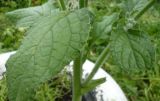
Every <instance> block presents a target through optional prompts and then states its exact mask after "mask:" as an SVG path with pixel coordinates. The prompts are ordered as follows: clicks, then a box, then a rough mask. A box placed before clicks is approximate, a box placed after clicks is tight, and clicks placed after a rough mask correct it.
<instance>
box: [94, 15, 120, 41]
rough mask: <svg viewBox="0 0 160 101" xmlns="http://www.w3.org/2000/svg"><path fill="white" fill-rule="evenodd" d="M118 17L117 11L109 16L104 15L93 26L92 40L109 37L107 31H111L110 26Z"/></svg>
mask: <svg viewBox="0 0 160 101" xmlns="http://www.w3.org/2000/svg"><path fill="white" fill-rule="evenodd" d="M118 17H119V14H118V13H113V14H112V15H110V16H104V17H103V20H102V21H101V22H98V23H97V24H96V25H95V26H94V35H93V37H94V39H95V40H94V41H97V42H99V41H101V40H106V39H107V38H109V33H110V32H111V31H112V26H113V24H114V23H115V22H116V21H117V20H118Z"/></svg>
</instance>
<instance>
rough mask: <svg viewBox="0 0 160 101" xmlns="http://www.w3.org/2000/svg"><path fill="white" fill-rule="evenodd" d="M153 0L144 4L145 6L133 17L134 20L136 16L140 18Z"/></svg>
mask: <svg viewBox="0 0 160 101" xmlns="http://www.w3.org/2000/svg"><path fill="white" fill-rule="evenodd" d="M154 2H155V0H151V1H150V2H148V3H147V4H146V6H145V7H144V8H143V9H142V10H141V11H140V12H139V13H138V14H137V15H136V16H135V17H134V18H135V20H137V19H138V18H140V17H141V16H142V15H143V14H144V13H145V12H146V11H147V10H148V9H149V8H150V7H152V5H153V4H154Z"/></svg>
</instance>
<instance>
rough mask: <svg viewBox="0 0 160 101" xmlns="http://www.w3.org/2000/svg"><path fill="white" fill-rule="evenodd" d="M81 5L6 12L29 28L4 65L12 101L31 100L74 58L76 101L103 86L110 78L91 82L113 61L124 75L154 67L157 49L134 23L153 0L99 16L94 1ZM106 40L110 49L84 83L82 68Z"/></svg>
mask: <svg viewBox="0 0 160 101" xmlns="http://www.w3.org/2000/svg"><path fill="white" fill-rule="evenodd" d="M78 2H79V3H71V4H68V2H67V1H64V0H57V1H54V0H49V1H48V2H47V3H45V4H43V5H41V6H37V7H30V8H25V9H19V10H16V11H12V12H9V13H7V16H8V17H9V18H11V20H12V21H13V22H15V23H16V24H17V26H18V27H25V28H26V29H27V32H26V34H27V36H26V37H25V39H24V40H23V42H22V45H21V47H20V48H19V49H18V51H17V53H16V54H15V55H13V56H12V57H11V58H10V59H9V60H8V62H7V65H6V66H7V84H8V86H7V87H8V95H9V100H10V101H32V100H33V97H34V95H35V91H36V89H37V87H38V86H39V85H40V84H42V83H44V82H46V81H47V80H50V79H51V78H52V77H54V76H56V75H57V74H58V73H59V72H60V71H62V69H63V68H64V67H65V65H67V64H69V63H70V62H71V61H72V60H73V61H74V66H73V85H72V87H73V89H72V90H73V94H72V101H81V96H82V95H83V94H85V93H87V92H89V91H91V90H93V89H94V88H95V87H96V86H98V85H100V84H102V83H103V82H105V80H106V78H101V79H97V80H92V78H93V76H94V75H95V73H96V72H97V70H98V69H99V67H101V66H102V65H103V63H104V62H105V61H107V60H109V59H111V57H112V58H113V60H114V63H116V64H117V65H118V66H119V67H120V68H122V69H124V70H125V71H126V72H130V71H132V72H133V71H136V72H139V71H140V70H143V71H146V70H147V69H150V68H151V67H153V63H154V61H155V60H154V57H155V53H154V52H155V50H154V46H153V44H152V42H151V40H150V36H149V35H147V34H146V32H144V31H142V30H140V29H138V27H137V26H138V24H137V23H136V21H137V20H138V19H139V18H140V17H141V16H142V15H143V14H144V13H145V12H146V11H147V10H148V9H149V8H150V7H151V6H152V5H153V4H154V2H155V0H151V1H149V2H147V4H145V5H137V3H135V2H138V1H136V0H135V1H134V0H133V1H132V2H131V1H128V2H125V3H134V4H135V7H128V6H127V4H126V5H125V3H123V4H124V5H119V6H120V7H121V8H122V9H124V10H122V11H120V12H116V11H115V12H114V13H112V14H110V15H109V16H107V15H103V16H101V17H99V16H98V18H97V15H96V13H95V12H94V10H93V9H92V5H90V3H89V2H92V1H89V0H79V1H78ZM140 4H142V3H140ZM57 5H59V7H57ZM139 6H140V7H139ZM99 19H101V20H100V21H99ZM102 39H103V40H106V44H105V45H106V47H105V48H104V50H103V51H102V53H101V54H100V56H99V57H98V59H97V60H96V63H95V67H94V69H93V70H92V72H91V73H90V74H89V75H88V77H87V78H86V79H85V80H82V65H83V63H84V61H85V60H86V59H87V58H88V57H87V56H88V54H89V52H90V49H91V48H93V46H94V44H97V43H101V40H102Z"/></svg>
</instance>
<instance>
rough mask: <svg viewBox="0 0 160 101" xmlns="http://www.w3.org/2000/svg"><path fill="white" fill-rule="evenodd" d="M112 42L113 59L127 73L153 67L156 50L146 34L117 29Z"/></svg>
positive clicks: (112, 36)
mask: <svg viewBox="0 0 160 101" xmlns="http://www.w3.org/2000/svg"><path fill="white" fill-rule="evenodd" d="M111 41H112V42H111V51H112V54H113V58H114V60H115V62H116V63H117V64H118V66H119V67H121V68H123V69H125V70H127V71H128V70H134V71H135V70H137V71H138V70H140V69H145V68H151V67H153V59H154V48H153V45H152V44H151V41H150V40H149V37H148V36H147V35H146V33H144V32H141V31H138V30H129V31H128V32H125V31H124V30H123V29H117V30H115V31H113V33H112V35H111Z"/></svg>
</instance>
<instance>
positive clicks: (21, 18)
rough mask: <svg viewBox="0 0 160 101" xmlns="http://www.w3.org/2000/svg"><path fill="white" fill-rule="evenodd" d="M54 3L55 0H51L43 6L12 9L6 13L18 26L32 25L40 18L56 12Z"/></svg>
mask: <svg viewBox="0 0 160 101" xmlns="http://www.w3.org/2000/svg"><path fill="white" fill-rule="evenodd" d="M54 3H55V0H49V1H48V2H47V3H45V4H43V5H41V6H36V7H29V8H23V9H19V10H15V11H11V12H8V13H6V15H7V16H8V18H9V19H10V20H11V21H12V22H14V23H15V24H16V25H17V27H30V26H31V25H32V24H33V23H34V22H35V21H37V19H38V18H40V17H43V16H47V15H50V14H52V13H56V10H57V8H56V7H55V6H54Z"/></svg>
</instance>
